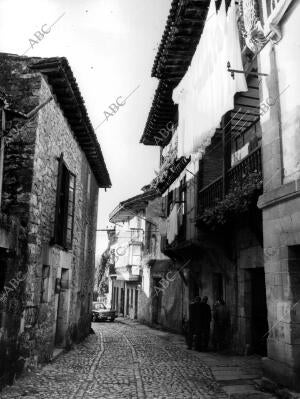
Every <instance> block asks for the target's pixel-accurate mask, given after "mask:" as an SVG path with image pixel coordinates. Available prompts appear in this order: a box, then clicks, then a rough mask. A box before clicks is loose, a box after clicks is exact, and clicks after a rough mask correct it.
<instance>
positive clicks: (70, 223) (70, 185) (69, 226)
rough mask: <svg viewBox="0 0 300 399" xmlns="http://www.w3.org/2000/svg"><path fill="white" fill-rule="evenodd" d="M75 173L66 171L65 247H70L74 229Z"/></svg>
mask: <svg viewBox="0 0 300 399" xmlns="http://www.w3.org/2000/svg"><path fill="white" fill-rule="evenodd" d="M75 189H76V178H75V175H73V174H72V173H70V172H69V171H68V182H67V195H66V213H65V216H66V222H65V223H66V224H65V245H66V248H68V249H71V248H72V241H73V230H74V209H75Z"/></svg>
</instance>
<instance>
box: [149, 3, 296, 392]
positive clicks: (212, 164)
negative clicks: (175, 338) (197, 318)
mask: <svg viewBox="0 0 300 399" xmlns="http://www.w3.org/2000/svg"><path fill="white" fill-rule="evenodd" d="M220 3H221V4H220ZM211 4H213V2H211V3H210V2H209V1H207V2H205V1H203V2H199V3H197V4H195V3H193V4H190V3H189V2H187V3H186V4H182V5H181V6H180V7H179V6H178V3H177V2H176V1H174V2H172V4H171V10H170V15H169V18H168V21H167V25H166V28H165V32H164V35H163V37H162V40H161V43H160V46H159V49H158V52H157V55H156V58H155V61H154V64H153V69H152V76H153V77H156V78H158V79H159V84H158V88H157V90H156V93H155V96H154V100H153V104H152V108H151V110H150V113H149V116H148V120H147V123H146V127H145V130H144V133H143V135H142V138H141V142H142V143H143V144H145V145H156V146H159V147H160V150H161V154H162V153H164V152H165V153H166V148H167V146H169V145H170V142H171V141H172V140H173V139H174V136H175V133H174V131H176V128H177V125H178V124H179V125H180V123H181V124H182V123H183V122H184V123H185V121H187V120H188V119H189V118H190V120H193V122H194V124H195V118H194V115H192V112H193V110H192V109H191V108H192V107H187V112H185V114H184V117H182V115H180V112H181V111H182V109H183V105H182V107H181V108H180V104H179V107H178V108H177V107H176V105H175V104H174V102H173V99H174V89H175V88H176V89H177V87H176V86H177V85H178V83H179V82H180V81H181V80H182V79H185V78H186V76H185V75H186V73H188V72H189V69H190V68H189V66H192V65H193V64H192V63H191V62H192V57H193V54H194V52H195V49H196V47H197V45H198V46H199V44H198V43H199V41H200V43H201V40H202V38H203V35H202V32H203V29H204V25H205V22H203V24H202V23H201V21H205V20H206V17H207V13H208V7H209V6H211ZM232 5H234V2H232V1H231V2H230V1H226V2H217V3H216V7H217V12H218V9H219V7H220V9H221V8H222V7H223V10H222V11H221V12H220V14H222V12H223V13H224V11H225V8H226V10H227V9H229V8H230V6H232ZM299 10H300V4H299V1H293V0H282V1H273V0H272V1H271V0H260V1H250V2H249V1H243V0H241V1H240V2H239V7H238V9H236V10H235V11H236V13H235V14H236V15H238V19H237V26H238V29H239V32H240V41H241V44H242V46H241V49H242V51H241V57H242V68H238V69H237V68H236V66H235V67H233V66H232V65H231V67H233V69H234V68H235V71H233V70H231V69H230V65H229V66H228V65H227V68H228V69H227V72H228V73H231V76H233V77H235V79H236V76H237V74H238V73H241V74H245V80H246V85H247V90H242V91H240V92H238V93H236V94H235V96H234V98H232V99H231V100H232V109H230V111H228V112H226V113H225V114H223V116H222V118H220V119H221V120H220V126H216V128H215V130H214V134H213V136H212V137H210V140H211V141H206V142H204V148H205V150H204V149H203V147H202V148H201V151H200V152H201V156H199V158H200V161H199V162H198V165H197V157H196V156H195V155H197V154H196V153H190V154H192V156H191V159H187V158H186V159H185V160H184V158H181V159H178V158H177V159H176V157H175V159H174V157H173V158H172V157H170V159H171V161H172V162H169V165H168V167H167V168H164V167H163V165H161V171H160V175H159V176H158V177H157V178H156V179H154V182H152V183H151V188H156V189H158V190H159V191H160V193H161V195H162V198H163V206H162V209H163V210H166V215H165V216H166V217H167V218H170V217H171V216H172V209H174V207H175V206H177V207H179V206H180V204H182V203H183V204H184V206H185V207H186V209H185V214H186V215H189V216H186V217H185V218H182V215H178V216H177V217H178V221H177V223H178V224H177V231H176V236H175V238H174V235H171V237H172V238H171V239H168V233H167V234H166V237H165V238H163V239H162V246H161V250H162V252H163V253H164V254H165V255H167V256H168V257H170V258H171V259H172V261H173V265H174V270H178V269H180V267H184V265H185V264H186V262H187V261H189V264H188V267H184V269H183V270H184V271H185V273H184V274H185V275H186V280H187V289H186V290H185V295H186V299H185V301H184V303H185V305H184V306H183V309H185V310H183V311H182V308H181V307H180V303H179V302H178V301H177V304H176V305H175V301H174V306H176V307H177V311H178V317H179V318H184V317H185V314H186V315H187V317H189V315H188V303H189V301H190V300H191V299H192V298H193V297H194V296H195V295H200V296H203V295H207V296H208V298H209V302H210V305H212V304H214V303H215V301H216V299H218V298H220V297H222V298H223V299H225V301H226V305H227V307H228V308H229V311H230V328H229V329H228V331H227V333H228V340H227V345H228V346H230V347H231V348H232V349H234V350H235V351H237V352H239V353H252V352H254V353H258V354H260V355H263V356H265V357H264V358H263V364H264V371H265V375H266V376H268V377H270V378H272V379H273V380H274V381H276V382H277V383H279V384H282V385H288V386H290V387H292V388H294V389H296V390H299V389H300V386H299V378H297V377H299V375H300V374H299V373H300V368H299V359H300V357H299V356H300V355H299V354H300V345H299V295H300V294H299V287H300V285H299V267H298V263H299V255H300V250H299V248H300V246H299V245H300V241H299V231H298V230H299V211H298V209H299V201H298V192H299V132H298V130H299V92H300V91H299V89H300V88H299V78H298V73H297V71H298V69H299V62H300V61H299V54H300V52H299V23H298V21H299V16H300V14H299V12H300V11H299ZM223 15H224V14H223ZM175 16H176V17H175ZM191 19H193V21H194V22H195V24H191ZM208 20H209V18H208ZM208 20H207V21H208ZM255 21H256V22H255ZM185 22H186V23H188V24H189V27H190V29H189V30H187V29H186V24H185ZM201 35H202V36H201ZM191 38H192V39H193V40H191ZM184 43H186V44H184ZM206 46H207V47H208V48H209V45H208V43H206ZM207 47H203V48H207ZM198 48H201V46H200V47H198ZM204 53H205V51H204ZM175 54H176V57H175ZM201 55H202V54H200V56H201ZM198 56H199V54H198ZM220 56H221V54H220ZM203 57H204V58H203V59H205V57H208V59H209V56H208V55H207V54H203ZM228 57H229V55H228ZM200 58H201V57H200ZM200 58H197V60H198V61H199V60H200ZM216 62H217V61H216ZM194 65H195V64H194ZM197 65H198V64H197ZM210 65H212V64H210ZM205 67H206V66H205ZM204 69H205V68H204ZM224 69H225V68H224ZM208 71H213V68H208ZM206 72H207V71H206ZM206 72H205V71H204V73H206ZM220 72H221V73H223V71H220ZM249 72H250V73H251V74H249ZM226 79H227V77H226ZM199 80H201V79H200V78H199ZM184 82H186V79H185V80H184ZM188 82H189V81H188ZM196 82H197V79H196V78H195V80H193V84H196ZM202 83H203V82H202ZM181 89H182V90H185V89H186V87H185V86H184V85H183V87H181ZM200 89H201V88H199V90H200ZM188 90H189V88H187V91H188ZM214 90H215V88H214ZM216 90H217V89H216ZM177 94H178V93H177ZM222 94H223V93H222ZM220 95H221V93H220ZM207 97H209V94H208V95H207ZM194 101H195V99H194ZM198 101H200V102H201V99H199V98H198ZM205 101H206V102H207V103H209V104H213V102H212V101H211V99H210V98H206V99H205ZM210 101H211V102H210ZM185 105H187V104H185ZM190 105H191V104H190ZM188 112H190V115H189V114H188ZM170 126H171V127H172V129H170V128H169V127H170ZM191 126H192V124H191V125H189V124H187V125H185V127H184V129H185V130H184V134H185V135H189V133H190V132H189V130H188V129H189V128H190V129H191V130H192V127H191ZM193 126H195V125H193ZM181 128H182V125H181ZM199 128H200V125H199ZM198 139H199V137H198ZM198 155H199V154H198ZM184 162H186V163H185V164H184ZM180 164H181V165H182V168H180V167H178V166H179V165H180ZM192 165H195V168H193V166H192ZM191 176H193V177H191ZM188 180H191V182H193V184H192V185H189V184H187V183H188ZM153 183H154V184H153ZM184 187H185V192H184V195H182V191H183V188H184ZM191 187H193V188H195V192H194V193H192V190H191ZM173 216H174V214H173ZM172 223H173V222H172ZM179 224H181V226H180V225H179ZM182 225H184V226H185V227H184V229H183V228H182ZM169 237H170V236H169ZM169 286H170V287H171V285H169ZM183 292H184V291H183V290H182V294H183ZM173 295H174V297H176V298H177V299H178V298H179V297H180V293H179V292H178V291H177V288H176V287H174V288H173ZM169 297H171V295H169ZM179 325H180V323H178V326H179ZM212 327H213V326H212Z"/></svg>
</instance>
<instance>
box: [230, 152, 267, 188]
mask: <svg viewBox="0 0 300 399" xmlns="http://www.w3.org/2000/svg"><path fill="white" fill-rule="evenodd" d="M261 171H262V165H261V147H258V148H256V149H255V150H253V151H252V152H251V153H250V154H249V155H247V156H246V157H245V158H244V159H242V160H241V161H240V162H239V163H238V164H236V165H235V166H233V167H232V168H231V169H229V171H228V172H227V175H226V179H227V183H228V187H230V186H231V185H232V184H234V183H235V182H236V181H241V180H242V179H243V178H244V177H245V176H247V175H248V174H249V173H254V172H257V173H261Z"/></svg>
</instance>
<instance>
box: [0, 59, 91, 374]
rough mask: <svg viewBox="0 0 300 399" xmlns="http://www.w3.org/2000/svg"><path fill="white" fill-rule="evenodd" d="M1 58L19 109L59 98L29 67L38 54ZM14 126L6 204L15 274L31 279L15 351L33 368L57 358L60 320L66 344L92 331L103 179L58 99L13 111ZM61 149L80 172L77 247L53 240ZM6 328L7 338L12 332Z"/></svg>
mask: <svg viewBox="0 0 300 399" xmlns="http://www.w3.org/2000/svg"><path fill="white" fill-rule="evenodd" d="M0 61H1V74H0V86H1V87H2V88H5V90H6V91H7V93H8V94H9V95H10V103H11V104H12V106H13V107H14V108H15V109H16V110H18V111H20V112H23V113H24V112H25V113H26V112H29V111H31V110H32V109H33V108H35V107H36V106H37V105H38V104H41V103H42V102H43V101H45V100H47V99H48V98H49V97H50V96H52V93H51V88H50V87H49V86H48V84H47V82H46V80H45V79H44V78H43V76H42V75H41V74H39V73H32V72H31V71H30V69H28V67H27V64H28V63H29V62H31V61H32V59H28V58H26V57H24V58H21V57H15V56H9V55H1V60H0ZM7 127H8V130H7V134H6V147H5V159H4V181H3V194H2V209H3V211H4V212H5V213H9V214H10V215H13V216H17V217H19V219H20V223H21V224H20V226H21V228H22V231H21V233H22V234H21V235H20V243H21V244H20V245H21V249H20V251H19V253H21V254H22V256H20V257H19V258H18V259H17V260H15V261H14V262H13V264H12V266H11V267H10V276H11V275H13V272H14V273H17V272H18V271H22V272H23V273H24V274H26V277H27V278H26V284H23V285H22V288H23V294H24V295H25V296H26V301H25V303H24V306H25V313H23V317H22V318H21V317H20V316H21V315H20V314H19V318H18V320H17V321H16V322H14V326H13V327H14V328H13V331H15V340H14V342H15V344H14V345H15V349H16V348H17V346H18V353H17V354H16V356H17V357H18V356H19V358H20V359H21V358H22V359H24V361H25V359H27V360H26V363H25V365H27V366H29V365H33V366H34V365H35V364H36V362H37V361H45V360H49V359H50V358H51V357H52V351H53V348H54V344H55V336H56V335H57V325H58V322H60V332H63V338H62V341H61V342H60V344H61V345H62V346H69V345H71V344H72V342H73V341H76V340H78V339H81V338H82V337H84V336H86V335H87V334H88V333H89V329H90V320H91V319H90V310H91V304H92V291H93V279H94V259H95V239H96V237H95V235H96V223H97V202H98V185H97V183H96V180H95V177H94V175H93V173H92V172H91V169H90V167H89V165H88V162H87V159H86V157H85V154H84V153H83V151H82V150H81V149H80V147H79V145H78V143H77V141H76V139H75V138H74V136H73V133H72V131H71V129H70V127H69V124H68V122H67V120H66V119H65V117H64V115H63V113H62V111H61V109H60V107H59V106H58V104H57V102H56V100H55V99H53V100H52V101H50V102H49V103H48V104H47V105H45V106H44V107H43V108H42V109H41V110H40V111H39V112H38V114H37V115H35V116H34V117H33V118H32V119H29V120H25V119H24V118H22V117H21V116H18V115H16V114H9V115H8V123H7ZM61 153H63V155H64V160H65V162H66V165H67V167H68V169H69V170H70V171H71V172H72V173H74V174H75V176H76V193H75V214H74V234H73V246H72V250H69V251H65V250H64V249H63V248H61V247H59V246H52V245H51V239H52V238H53V227H54V217H55V206H56V188H57V174H58V157H59V156H60V155H61ZM88 175H90V192H89V194H88V189H87V184H88V180H89V179H88ZM43 266H44V267H45V266H49V270H50V274H49V278H48V280H49V281H48V287H47V299H46V300H43V301H42V300H41V288H42V270H43ZM12 271H13V272H12ZM62 274H64V278H67V277H66V276H68V280H69V288H67V289H66V290H65V291H64V293H63V298H62V299H63V300H64V306H63V308H62V309H61V313H60V319H61V320H63V321H61V320H60V321H59V320H58V317H57V315H58V309H59V295H60V294H59V293H58V292H57V289H56V284H57V280H56V279H57V278H61V277H62ZM20 287H21V286H20ZM20 295H21V294H20ZM21 313H22V312H21ZM64 316H65V317H64ZM9 319H10V320H13V319H14V317H13V316H10V317H9ZM8 324H9V323H6V325H8ZM7 331H8V330H6V332H4V335H3V334H2V336H7ZM5 334H6V335H5ZM23 363H24V362H23ZM16 369H17V367H15V370H16ZM13 372H14V371H13Z"/></svg>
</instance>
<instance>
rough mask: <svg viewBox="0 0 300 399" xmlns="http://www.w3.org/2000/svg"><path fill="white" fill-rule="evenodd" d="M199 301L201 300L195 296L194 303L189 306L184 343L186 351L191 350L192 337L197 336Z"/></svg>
mask: <svg viewBox="0 0 300 399" xmlns="http://www.w3.org/2000/svg"><path fill="white" fill-rule="evenodd" d="M200 301H201V298H200V297H198V296H196V297H195V299H194V301H192V302H191V304H190V306H189V321H188V327H187V334H186V343H187V346H188V349H192V347H193V341H194V335H197V331H198V328H197V327H198V326H197V324H198V323H199V321H198V313H199V303H200ZM196 342H197V338H196ZM196 346H197V343H196Z"/></svg>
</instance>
